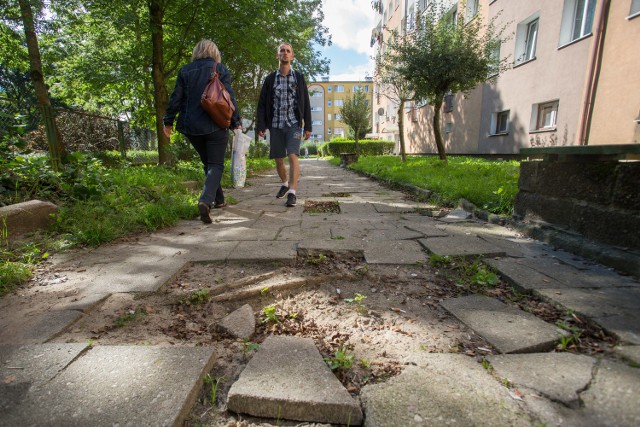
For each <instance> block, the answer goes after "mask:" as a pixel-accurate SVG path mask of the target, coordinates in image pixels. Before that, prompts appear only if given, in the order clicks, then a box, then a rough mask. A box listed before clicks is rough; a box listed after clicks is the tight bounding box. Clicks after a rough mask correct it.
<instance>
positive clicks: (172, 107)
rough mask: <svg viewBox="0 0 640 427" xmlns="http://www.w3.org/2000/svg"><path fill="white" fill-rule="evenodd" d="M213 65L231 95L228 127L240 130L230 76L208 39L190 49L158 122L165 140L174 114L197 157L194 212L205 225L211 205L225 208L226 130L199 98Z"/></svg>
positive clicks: (171, 128)
mask: <svg viewBox="0 0 640 427" xmlns="http://www.w3.org/2000/svg"><path fill="white" fill-rule="evenodd" d="M214 64H215V65H216V71H217V72H218V78H219V79H220V82H222V84H223V85H224V87H225V88H226V89H227V91H228V92H229V95H231V101H232V102H233V105H234V107H235V111H234V112H233V116H232V117H231V128H232V129H236V128H241V127H242V122H241V119H240V114H239V113H238V105H237V103H236V98H235V95H234V93H233V90H232V89H231V74H230V73H229V70H228V69H227V67H225V66H224V65H223V64H221V63H220V51H219V50H218V47H217V46H216V44H215V43H214V42H212V41H211V40H200V41H199V42H198V43H197V44H196V46H195V47H194V48H193V54H192V56H191V62H190V63H188V64H186V65H184V66H183V67H182V68H181V69H180V71H179V72H178V78H177V80H176V87H175V89H174V90H173V93H172V94H171V98H170V99H169V105H168V106H167V112H166V114H165V116H164V118H163V120H162V121H163V123H164V134H165V135H166V136H167V138H169V137H170V136H171V131H172V130H173V122H174V120H175V118H176V115H177V116H178V123H177V126H176V129H177V130H178V132H180V133H182V134H183V135H184V136H186V137H187V139H188V140H189V142H190V143H191V145H192V146H193V148H195V150H196V151H197V152H198V154H199V155H200V160H201V161H202V165H203V168H204V173H205V177H206V178H205V181H204V188H203V189H202V194H201V195H200V200H199V202H198V211H199V213H200V220H202V222H204V223H205V224H210V223H211V217H210V216H209V212H210V210H211V207H212V206H213V207H214V208H223V207H225V206H226V203H225V201H224V193H223V192H222V187H221V186H220V181H221V180H222V172H223V170H224V155H225V152H226V150H227V143H228V141H229V129H223V128H221V127H219V126H218V125H216V124H215V123H214V121H213V120H212V119H211V117H209V114H208V113H207V112H206V111H205V110H204V109H203V108H202V106H201V105H200V97H201V96H202V93H203V92H204V88H205V86H206V85H207V83H208V82H209V77H210V76H211V73H212V71H213V66H214Z"/></svg>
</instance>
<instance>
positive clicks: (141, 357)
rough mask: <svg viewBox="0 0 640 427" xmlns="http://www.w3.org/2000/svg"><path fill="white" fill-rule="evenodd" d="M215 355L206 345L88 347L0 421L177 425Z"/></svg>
mask: <svg viewBox="0 0 640 427" xmlns="http://www.w3.org/2000/svg"><path fill="white" fill-rule="evenodd" d="M214 359H215V358H214V353H213V351H212V350H211V349H209V348H206V347H143V346H98V347H93V348H91V349H90V350H89V351H87V352H86V353H84V354H83V355H82V356H81V357H79V358H77V359H76V360H75V361H73V363H71V364H70V365H69V366H67V367H66V368H65V369H64V370H63V371H62V372H60V373H59V374H58V375H57V376H55V377H54V378H53V379H51V381H49V382H47V383H46V384H44V385H42V386H41V387H39V388H37V389H30V390H29V391H28V392H27V393H26V396H24V399H23V400H22V401H21V402H20V404H19V405H17V406H14V407H12V408H11V409H10V410H9V411H8V412H5V413H4V414H3V415H2V418H1V419H0V425H3V426H16V425H51V426H62V425H64V426H87V425H92V426H108V427H112V426H114V425H140V426H142V425H145V426H147V425H154V426H176V425H182V422H183V421H184V420H185V418H186V417H187V415H188V412H189V411H190V409H191V406H192V405H193V403H194V402H195V399H196V398H197V394H198V392H199V389H200V385H201V380H202V377H203V376H204V374H205V373H206V372H208V371H209V370H210V369H211V368H212V365H213V361H214Z"/></svg>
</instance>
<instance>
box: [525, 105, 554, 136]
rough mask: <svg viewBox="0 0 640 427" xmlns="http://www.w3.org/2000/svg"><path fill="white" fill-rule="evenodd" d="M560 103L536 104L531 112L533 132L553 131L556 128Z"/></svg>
mask: <svg viewBox="0 0 640 427" xmlns="http://www.w3.org/2000/svg"><path fill="white" fill-rule="evenodd" d="M557 117H558V101H549V102H543V103H540V104H534V105H533V108H532V111H531V124H532V125H533V126H531V129H532V130H552V129H555V128H556V119H557Z"/></svg>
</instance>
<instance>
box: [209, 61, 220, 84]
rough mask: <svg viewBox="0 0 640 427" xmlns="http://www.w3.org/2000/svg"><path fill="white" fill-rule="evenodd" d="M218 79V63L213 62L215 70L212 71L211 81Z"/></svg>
mask: <svg viewBox="0 0 640 427" xmlns="http://www.w3.org/2000/svg"><path fill="white" fill-rule="evenodd" d="M216 77H218V62H217V61H216V60H215V59H214V60H213V68H212V69H211V76H209V80H213V79H215V78H216Z"/></svg>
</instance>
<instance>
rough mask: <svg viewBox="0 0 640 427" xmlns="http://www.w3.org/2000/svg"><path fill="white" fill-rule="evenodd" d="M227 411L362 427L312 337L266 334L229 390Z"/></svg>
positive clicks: (351, 401)
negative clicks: (265, 337)
mask: <svg viewBox="0 0 640 427" xmlns="http://www.w3.org/2000/svg"><path fill="white" fill-rule="evenodd" d="M227 407H228V409H229V410H231V411H233V412H236V413H239V414H248V415H252V416H257V417H267V418H273V419H278V420H295V421H309V422H321V423H333V424H345V425H346V424H349V425H360V423H361V422H362V411H361V409H360V406H359V405H358V403H357V402H356V401H355V400H354V399H353V398H352V397H351V395H350V394H349V393H348V392H347V390H346V389H345V388H344V387H343V386H342V384H341V383H340V381H338V379H337V378H336V377H335V375H334V374H333V372H331V370H330V369H329V367H328V366H327V364H326V363H325V362H324V360H323V359H322V356H321V355H320V352H318V349H317V348H316V346H315V344H314V343H313V340H312V339H311V338H301V337H292V336H269V337H267V339H265V340H264V341H263V343H262V344H261V345H260V349H259V350H258V352H257V353H256V354H255V355H254V356H253V357H252V358H251V360H250V361H249V363H248V364H247V366H246V367H245V369H244V371H242V373H241V374H240V377H239V378H238V380H237V381H236V382H235V383H233V385H232V386H231V388H230V390H229V393H228V399H227Z"/></svg>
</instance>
